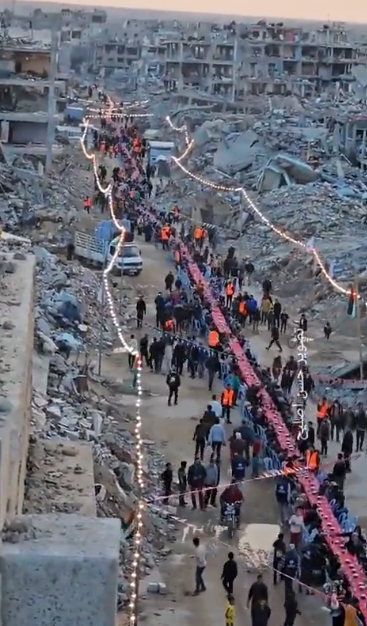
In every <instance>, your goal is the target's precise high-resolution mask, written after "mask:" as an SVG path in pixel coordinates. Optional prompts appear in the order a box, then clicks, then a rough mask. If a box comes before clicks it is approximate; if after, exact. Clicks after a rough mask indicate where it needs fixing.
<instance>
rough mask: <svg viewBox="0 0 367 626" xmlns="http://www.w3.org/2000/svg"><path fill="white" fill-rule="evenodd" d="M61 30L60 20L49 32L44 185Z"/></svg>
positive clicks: (51, 137)
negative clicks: (49, 56)
mask: <svg viewBox="0 0 367 626" xmlns="http://www.w3.org/2000/svg"><path fill="white" fill-rule="evenodd" d="M60 28H61V20H60V23H59V19H58V20H57V23H56V22H55V23H54V24H53V25H52V31H51V63H50V76H49V80H50V84H49V88H48V123H47V138H46V149H47V151H46V168H45V174H46V176H45V178H44V181H45V183H46V182H47V174H49V172H50V169H51V166H52V148H53V144H54V141H55V115H56V97H55V84H56V75H57V57H58V54H57V53H58V48H59V30H60Z"/></svg>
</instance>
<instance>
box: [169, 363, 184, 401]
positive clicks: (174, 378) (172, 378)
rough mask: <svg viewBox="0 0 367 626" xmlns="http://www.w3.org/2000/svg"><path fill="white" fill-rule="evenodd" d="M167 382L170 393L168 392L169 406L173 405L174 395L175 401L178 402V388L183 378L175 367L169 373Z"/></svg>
mask: <svg viewBox="0 0 367 626" xmlns="http://www.w3.org/2000/svg"><path fill="white" fill-rule="evenodd" d="M166 383H167V385H168V389H169V393H168V406H171V400H172V397H173V396H174V402H175V404H177V402H178V390H179V388H180V385H181V378H180V377H179V375H178V374H177V372H176V370H175V369H174V368H172V369H171V371H170V372H169V374H167V378H166Z"/></svg>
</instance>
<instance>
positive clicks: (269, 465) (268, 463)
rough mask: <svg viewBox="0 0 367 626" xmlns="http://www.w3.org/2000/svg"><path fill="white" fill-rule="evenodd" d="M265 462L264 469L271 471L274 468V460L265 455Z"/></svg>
mask: <svg viewBox="0 0 367 626" xmlns="http://www.w3.org/2000/svg"><path fill="white" fill-rule="evenodd" d="M263 464H264V469H265V471H266V472H271V471H272V470H273V469H274V467H273V461H272V459H271V458H270V457H268V456H266V457H264V459H263Z"/></svg>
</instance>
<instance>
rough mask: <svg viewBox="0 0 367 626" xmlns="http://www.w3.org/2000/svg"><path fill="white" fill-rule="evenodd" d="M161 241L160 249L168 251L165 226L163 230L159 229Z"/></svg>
mask: <svg viewBox="0 0 367 626" xmlns="http://www.w3.org/2000/svg"><path fill="white" fill-rule="evenodd" d="M161 240H162V249H163V250H168V241H169V229H167V226H163V228H162V229H161Z"/></svg>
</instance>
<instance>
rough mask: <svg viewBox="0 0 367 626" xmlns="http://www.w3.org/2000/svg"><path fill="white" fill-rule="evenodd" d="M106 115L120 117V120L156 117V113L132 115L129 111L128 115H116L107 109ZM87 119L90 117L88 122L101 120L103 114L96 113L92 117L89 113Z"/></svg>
mask: <svg viewBox="0 0 367 626" xmlns="http://www.w3.org/2000/svg"><path fill="white" fill-rule="evenodd" d="M104 113H105V114H106V115H108V116H109V117H118V118H120V119H121V118H124V117H134V118H135V117H140V118H141V117H144V118H147V117H154V113H130V112H129V111H128V112H126V113H124V112H121V113H114V112H111V111H107V109H106V111H104ZM102 116H103V114H102ZM87 117H88V120H91V119H100V118H101V113H95V114H94V115H90V114H89V113H88V115H87Z"/></svg>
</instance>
